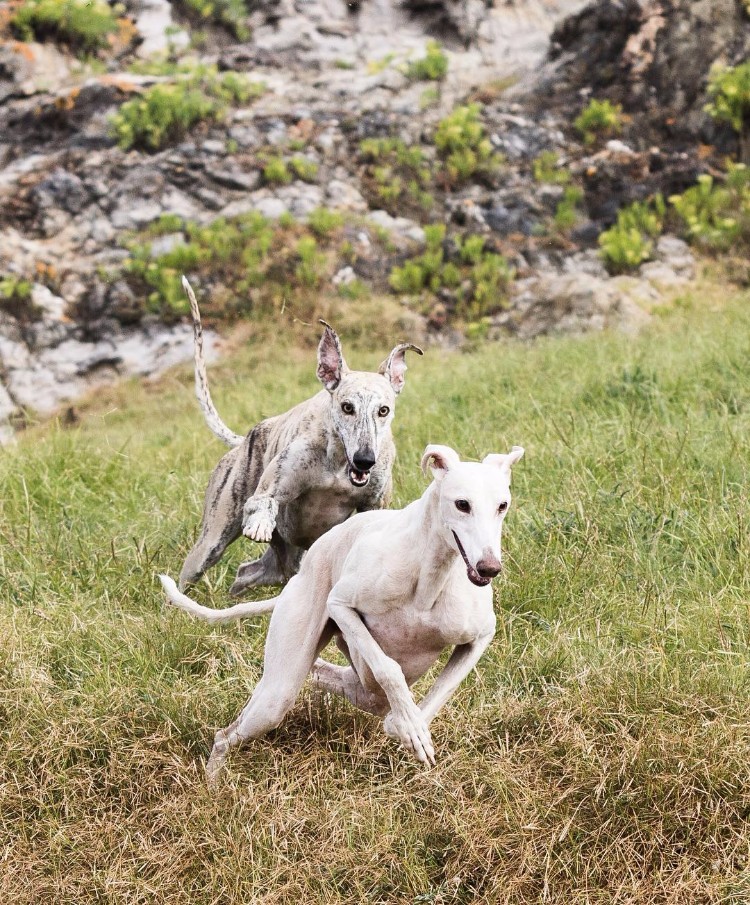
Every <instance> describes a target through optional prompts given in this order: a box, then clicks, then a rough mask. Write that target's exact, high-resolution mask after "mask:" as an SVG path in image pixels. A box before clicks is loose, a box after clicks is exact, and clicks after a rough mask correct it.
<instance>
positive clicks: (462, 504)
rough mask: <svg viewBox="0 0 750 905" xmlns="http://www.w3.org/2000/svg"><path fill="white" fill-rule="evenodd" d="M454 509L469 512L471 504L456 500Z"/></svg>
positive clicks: (466, 501)
mask: <svg viewBox="0 0 750 905" xmlns="http://www.w3.org/2000/svg"><path fill="white" fill-rule="evenodd" d="M456 509H458V511H459V512H471V503H470V502H469V501H468V500H456Z"/></svg>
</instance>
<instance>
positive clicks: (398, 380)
mask: <svg viewBox="0 0 750 905" xmlns="http://www.w3.org/2000/svg"><path fill="white" fill-rule="evenodd" d="M407 352H416V353H417V355H424V352H423V351H422V350H421V349H420V348H419V346H415V345H414V344H413V343H399V344H398V345H397V346H396V347H395V348H394V349H393V350H392V351H391V354H390V355H389V356H388V358H386V360H385V361H384V362H383V364H382V365H381V366H380V367H379V368H378V374H382V375H383V376H384V377H386V378H388V381H389V383H390V384H391V386H392V387H393V392H394V393H395V394H396V395H398V394H399V393H400V392H401V390H403V388H404V375H405V374H406V357H405V356H406V353H407Z"/></svg>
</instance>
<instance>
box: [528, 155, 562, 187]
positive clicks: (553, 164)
mask: <svg viewBox="0 0 750 905" xmlns="http://www.w3.org/2000/svg"><path fill="white" fill-rule="evenodd" d="M558 160H559V157H558V155H557V154H556V153H555V152H554V151H542V153H541V154H540V155H539V156H538V157H537V158H536V160H534V163H533V164H532V170H533V173H534V179H535V180H536V181H537V182H545V183H548V184H550V185H567V183H569V182H570V173H569V172H568V171H567V170H564V169H562V168H561V167H560V165H559V163H558Z"/></svg>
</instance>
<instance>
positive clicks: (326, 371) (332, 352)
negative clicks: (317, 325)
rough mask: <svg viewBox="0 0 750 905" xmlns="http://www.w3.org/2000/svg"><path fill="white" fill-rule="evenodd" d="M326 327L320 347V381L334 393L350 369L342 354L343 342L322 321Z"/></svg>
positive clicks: (329, 326) (328, 325) (330, 327)
mask: <svg viewBox="0 0 750 905" xmlns="http://www.w3.org/2000/svg"><path fill="white" fill-rule="evenodd" d="M321 324H323V326H324V327H325V331H324V332H323V336H322V337H321V338H320V344H319V345H318V380H319V381H320V382H321V383H322V384H323V386H324V387H325V388H326V389H327V390H328V392H329V393H332V392H333V391H334V390H335V389H336V387H337V386H338V385H339V384H340V383H341V378H342V377H343V376H344V374H346V372H347V371H348V370H349V368H348V367H347V366H346V362H345V361H344V356H343V354H342V352H341V342H340V341H339V338H338V336H336V331H335V330H334V329H333V327H332V326H331V325H330V324H327V323H326V322H325V321H323V320H322V321H321Z"/></svg>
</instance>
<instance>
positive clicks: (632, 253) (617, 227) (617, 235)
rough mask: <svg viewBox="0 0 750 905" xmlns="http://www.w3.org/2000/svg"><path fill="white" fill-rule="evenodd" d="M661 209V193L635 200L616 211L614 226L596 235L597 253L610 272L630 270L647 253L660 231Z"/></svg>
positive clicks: (662, 204) (662, 221)
mask: <svg viewBox="0 0 750 905" xmlns="http://www.w3.org/2000/svg"><path fill="white" fill-rule="evenodd" d="M665 213H666V208H665V204H664V199H663V198H662V196H661V195H656V196H655V197H654V199H653V200H652V201H650V202H645V201H636V202H634V203H633V204H631V205H630V206H629V207H626V208H623V209H622V210H621V211H619V212H618V214H617V222H616V223H615V224H614V226H612V227H611V228H610V229H608V230H606V231H605V232H603V233H602V234H601V235H600V236H599V247H600V248H601V254H602V257H603V258H604V261H605V262H606V264H607V267H608V269H609V270H610V271H611V272H614V273H623V272H624V271H627V270H633V269H634V268H636V267H638V266H639V265H641V264H642V263H643V262H644V261H647V260H648V259H649V258H650V257H651V255H652V253H653V249H654V243H653V241H652V240H653V239H655V238H657V237H658V236H660V235H661V233H662V230H663V228H664V217H665Z"/></svg>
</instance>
